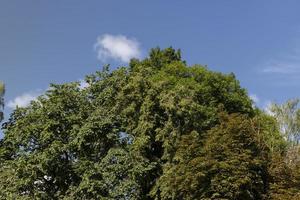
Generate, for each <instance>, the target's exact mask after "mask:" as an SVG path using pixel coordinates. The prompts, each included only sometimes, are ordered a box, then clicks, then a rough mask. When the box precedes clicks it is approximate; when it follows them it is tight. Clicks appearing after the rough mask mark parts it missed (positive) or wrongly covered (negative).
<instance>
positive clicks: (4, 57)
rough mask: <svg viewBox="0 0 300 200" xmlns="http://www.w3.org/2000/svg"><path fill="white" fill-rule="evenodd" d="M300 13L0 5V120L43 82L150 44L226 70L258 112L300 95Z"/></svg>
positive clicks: (229, 6) (185, 6)
mask: <svg viewBox="0 0 300 200" xmlns="http://www.w3.org/2000/svg"><path fill="white" fill-rule="evenodd" d="M299 9H300V1H297V0H294V1H289V0H286V1H281V0H272V1H271V0H270V1H268V0H264V1H261V0H253V1H239V0H228V1H217V0H210V1H191V0H190V1H175V0H172V1H171V0H165V1H159V0H153V1H138V0H131V1H121V0H119V1H116V0H110V1H101V0H97V1H96V0H89V1H82V0H72V1H71V0H63V1H61V0H51V1H50V0H49V1H37V0H26V1H17V0H9V1H8V0H7V1H6V0H4V1H1V2H0V80H3V81H4V82H5V84H6V90H7V92H6V95H5V100H6V109H5V112H6V117H7V115H8V113H9V112H11V110H12V109H13V107H14V106H15V105H17V104H18V105H19V106H25V105H26V104H27V103H28V101H29V100H30V99H32V98H34V97H35V96H36V95H38V94H41V93H42V92H43V91H44V90H45V89H47V87H48V86H49V83H63V82H68V81H75V80H80V79H82V78H84V76H85V75H87V74H90V73H93V72H94V71H96V70H100V69H101V68H102V66H103V64H106V63H111V66H112V68H113V69H114V68H116V67H117V66H120V65H126V62H127V61H128V59H129V58H130V57H132V56H135V57H140V58H142V57H144V56H145V55H147V52H148V51H149V49H150V48H152V47H156V46H160V47H162V48H164V47H168V46H173V47H174V48H180V49H181V50H182V56H183V58H184V59H185V60H186V61H187V63H188V64H196V63H198V64H203V65H208V67H209V68H210V69H212V70H216V71H221V72H225V73H228V72H234V73H235V74H236V76H237V78H238V79H239V80H240V82H241V85H242V86H243V87H245V88H247V90H248V92H249V94H250V95H251V96H252V97H253V98H254V99H256V101H257V105H258V106H260V107H262V108H263V107H265V106H266V105H267V104H268V102H270V101H276V102H279V103H281V102H283V101H285V100H287V99H289V98H294V97H300V94H299V93H300V92H299V91H300V83H299V80H300V20H299V19H300V12H299Z"/></svg>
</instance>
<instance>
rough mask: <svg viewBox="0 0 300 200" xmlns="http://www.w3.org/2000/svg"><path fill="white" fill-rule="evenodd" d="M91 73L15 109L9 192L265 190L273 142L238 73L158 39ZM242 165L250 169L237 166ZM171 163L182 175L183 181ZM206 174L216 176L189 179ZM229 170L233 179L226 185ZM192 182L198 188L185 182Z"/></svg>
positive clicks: (6, 150) (115, 194) (135, 195)
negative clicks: (262, 131)
mask: <svg viewBox="0 0 300 200" xmlns="http://www.w3.org/2000/svg"><path fill="white" fill-rule="evenodd" d="M86 81H87V83H88V85H89V86H88V87H86V88H80V87H79V83H76V82H75V83H67V84H62V85H51V87H50V88H51V89H49V90H48V91H47V92H46V93H45V94H44V95H43V96H41V97H39V98H38V99H37V100H36V101H34V102H32V103H31V104H30V105H29V106H28V107H26V108H17V109H16V110H15V111H14V112H13V113H12V114H11V116H10V119H9V120H8V121H7V122H6V123H5V125H4V132H5V138H4V140H3V141H2V145H1V147H0V148H1V149H0V159H1V164H0V176H1V179H0V197H1V198H2V199H9V198H14V199H120V200H121V199H124V200H125V199H149V200H150V199H183V198H185V197H186V199H195V198H196V197H195V196H193V195H192V193H193V192H194V191H196V193H195V194H196V195H198V194H201V195H204V197H205V198H206V199H213V198H218V197H221V196H222V197H224V199H226V198H227V199H230V198H231V197H232V198H236V199H240V198H242V197H245V198H248V199H251V198H252V197H257V198H258V199H259V198H262V197H263V196H264V194H265V192H266V191H265V187H266V185H267V182H266V180H265V172H264V170H265V162H266V159H265V157H264V153H265V154H268V152H269V150H268V148H262V147H264V143H263V142H261V143H259V142H258V139H257V138H258V135H257V134H258V131H257V129H256V128H257V127H258V125H257V124H256V123H252V120H254V118H255V116H256V115H257V114H256V112H255V110H254V109H253V108H252V103H251V100H250V98H249V97H248V95H247V92H246V90H245V89H243V88H241V87H240V85H239V82H238V81H237V80H236V78H235V76H234V75H233V74H222V73H218V72H212V71H209V70H208V69H207V68H206V67H203V66H201V65H194V66H187V64H186V62H185V61H183V60H182V59H181V55H180V51H176V50H174V49H172V48H167V49H164V50H160V49H159V48H156V49H153V50H152V51H151V52H150V54H149V57H147V58H146V59H144V60H137V59H133V60H131V62H130V64H129V66H128V67H127V68H125V67H121V68H119V69H117V70H114V71H112V72H110V71H109V70H108V69H107V68H105V69H104V70H103V71H102V72H96V73H95V74H92V75H89V76H87V77H86ZM221 113H226V114H225V116H226V117H222V114H221ZM243 125H245V127H243ZM252 125H253V127H252ZM256 126H257V127H256ZM270 138H271V137H270ZM256 142H258V143H256ZM220 143H224V144H225V145H224V146H223V147H222V148H224V149H222V148H221V149H220V148H218V146H219V144H220ZM223 150H224V152H223ZM222 152H223V153H225V154H226V155H224V156H225V157H224V158H223V160H220V159H221V158H218V154H220V153H222ZM199 160H200V161H201V162H200V161H199ZM202 161H203V162H204V163H205V166H202V165H201V163H202ZM194 162H195V163H197V164H196V165H193V163H194ZM249 163H250V164H249ZM248 164H249V165H248ZM185 166H186V167H187V168H184V167H185ZM237 166H243V168H242V169H241V170H240V171H237V172H236V173H235V172H234V169H235V168H236V167H237ZM198 170H200V171H198ZM206 170H208V171H206ZM218 170H225V171H226V173H225V174H226V176H221V175H220V174H218V173H217V171H218ZM247 170H249V174H247V173H246V172H247ZM173 171H174V172H176V173H177V175H178V177H175V178H178V180H180V181H182V182H181V184H180V185H175V186H176V187H172V184H170V183H172V180H174V177H173V176H171V175H170V173H172V172H173ZM185 173H188V174H187V175H188V176H185V175H184V174H185ZM201 173H204V174H205V173H208V174H206V175H203V177H204V179H205V180H207V181H208V182H206V181H204V182H203V180H195V179H193V178H192V179H191V180H189V178H188V177H191V176H192V175H193V174H196V175H197V176H196V177H198V175H199V174H201ZM244 175H245V176H246V178H245V180H244V179H242V178H241V177H242V176H244ZM231 176H232V179H230V177H231ZM201 177H202V175H201ZM201 177H200V178H201ZM229 179H230V180H234V182H233V183H232V185H230V186H228V187H225V186H224V184H223V182H224V181H230V180H229ZM254 180H256V181H257V182H255V181H254ZM190 182H191V183H192V185H191V188H189V187H187V188H186V187H185V186H187V185H183V184H184V183H190ZM169 184H170V185H169ZM203 184H204V185H203ZM205 184H206V185H205ZM173 185H174V184H173ZM250 185H251V187H252V189H251V190H250V189H249V187H250ZM219 186H222V193H220V195H219V196H216V194H215V191H216V190H217V188H218V187H219ZM223 186H224V187H223ZM234 189H239V192H240V194H238V192H237V193H234V194H232V191H233V190H234ZM201 191H202V192H201ZM181 194H184V195H181ZM185 195H186V196H185ZM232 195H233V196H232ZM236 195H237V196H236ZM238 195H240V196H238ZM198 197H199V196H197V198H198ZM201 198H202V197H201ZM252 199H253V198H252Z"/></svg>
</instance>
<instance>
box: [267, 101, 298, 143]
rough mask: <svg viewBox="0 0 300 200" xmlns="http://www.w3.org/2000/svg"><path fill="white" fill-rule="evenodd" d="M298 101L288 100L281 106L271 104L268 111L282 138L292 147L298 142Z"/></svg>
mask: <svg viewBox="0 0 300 200" xmlns="http://www.w3.org/2000/svg"><path fill="white" fill-rule="evenodd" d="M299 102H300V100H299V99H290V100H288V101H287V102H286V103H284V104H282V105H278V104H276V103H273V104H271V106H270V108H269V110H270V112H271V114H272V115H274V117H275V118H276V120H277V122H278V124H279V127H280V131H281V132H282V134H283V136H284V138H285V139H286V140H287V141H288V143H289V144H290V145H292V146H296V145H298V144H299V141H300V109H299V106H298V104H299Z"/></svg>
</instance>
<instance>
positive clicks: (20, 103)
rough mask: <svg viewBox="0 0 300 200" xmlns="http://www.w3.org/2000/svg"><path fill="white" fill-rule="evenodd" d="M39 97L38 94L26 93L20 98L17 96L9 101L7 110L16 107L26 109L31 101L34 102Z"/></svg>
mask: <svg viewBox="0 0 300 200" xmlns="http://www.w3.org/2000/svg"><path fill="white" fill-rule="evenodd" d="M39 95H40V93H39V92H28V93H24V94H22V95H20V96H17V97H16V98H15V99H13V100H10V101H9V102H8V103H7V106H8V107H9V108H12V109H15V108H16V107H26V106H28V105H29V104H30V102H31V101H33V100H35V99H36V98H37V97H38V96H39Z"/></svg>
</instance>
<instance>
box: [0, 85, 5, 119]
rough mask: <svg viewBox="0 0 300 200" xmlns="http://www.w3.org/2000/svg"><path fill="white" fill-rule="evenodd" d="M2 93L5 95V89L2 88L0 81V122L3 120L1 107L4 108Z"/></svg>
mask: <svg viewBox="0 0 300 200" xmlns="http://www.w3.org/2000/svg"><path fill="white" fill-rule="evenodd" d="M4 93H5V87H4V84H3V83H2V82H1V81H0V122H1V121H2V120H3V117H4V115H3V111H2V110H3V107H4V99H3V96H4Z"/></svg>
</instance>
